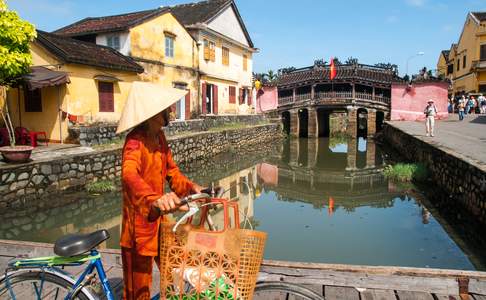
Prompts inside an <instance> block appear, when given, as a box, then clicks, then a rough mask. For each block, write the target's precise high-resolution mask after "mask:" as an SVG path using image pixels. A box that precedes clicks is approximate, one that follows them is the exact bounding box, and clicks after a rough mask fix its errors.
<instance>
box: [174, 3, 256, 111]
mask: <svg viewBox="0 0 486 300" xmlns="http://www.w3.org/2000/svg"><path fill="white" fill-rule="evenodd" d="M170 10H171V12H172V13H173V14H174V15H175V17H176V18H177V19H178V20H180V22H181V23H182V24H184V26H185V27H186V29H187V30H188V31H189V32H190V33H191V35H192V36H193V37H194V38H195V39H196V40H197V42H198V44H199V45H200V46H199V53H198V59H199V70H200V72H201V80H200V81H201V83H200V88H201V99H200V103H201V105H202V112H203V113H207V114H235V113H236V114H246V113H254V105H255V103H252V102H253V101H252V72H253V53H255V52H256V51H257V49H256V48H255V47H254V45H253V42H252V40H251V38H250V35H249V33H248V30H247V29H246V27H245V24H244V22H243V19H242V18H241V15H240V13H239V12H238V8H237V7H236V4H235V3H234V1H233V0H212V1H202V2H198V3H189V4H182V5H177V6H173V7H171V8H170Z"/></svg>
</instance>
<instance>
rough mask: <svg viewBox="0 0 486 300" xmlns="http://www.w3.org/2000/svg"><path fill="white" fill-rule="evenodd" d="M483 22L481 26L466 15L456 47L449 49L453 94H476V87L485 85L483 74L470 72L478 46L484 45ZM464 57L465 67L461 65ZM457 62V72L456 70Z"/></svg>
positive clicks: (485, 37)
mask: <svg viewBox="0 0 486 300" xmlns="http://www.w3.org/2000/svg"><path fill="white" fill-rule="evenodd" d="M485 26H486V25H485V22H482V23H481V24H478V23H476V21H475V20H474V19H473V18H472V17H471V16H470V15H468V16H467V18H466V21H465V23H464V27H463V31H462V34H461V36H460V38H459V41H458V44H457V47H453V48H451V52H450V54H449V61H450V62H451V63H453V66H454V68H453V70H454V71H453V76H452V79H453V85H452V86H453V93H454V94H456V93H458V92H461V91H465V92H466V93H467V92H473V91H474V92H476V91H478V85H479V84H480V83H481V84H486V78H484V76H485V75H483V74H484V72H475V71H473V70H472V66H473V63H474V62H475V61H478V60H479V54H480V52H479V49H480V45H481V44H484V43H486V35H485V34H484V33H485V28H486V27H485ZM464 57H466V66H465V67H464V65H463V60H464ZM458 60H459V70H458V68H457V64H458Z"/></svg>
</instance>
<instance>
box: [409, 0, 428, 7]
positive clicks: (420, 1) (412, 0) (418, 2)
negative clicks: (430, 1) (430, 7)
mask: <svg viewBox="0 0 486 300" xmlns="http://www.w3.org/2000/svg"><path fill="white" fill-rule="evenodd" d="M426 1H427V0H406V2H407V4H408V5H411V6H415V7H421V6H424V5H425V2H426Z"/></svg>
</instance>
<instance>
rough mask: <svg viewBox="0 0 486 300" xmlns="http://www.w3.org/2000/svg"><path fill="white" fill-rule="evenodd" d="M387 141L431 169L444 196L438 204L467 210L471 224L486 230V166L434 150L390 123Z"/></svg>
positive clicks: (437, 149)
mask: <svg viewBox="0 0 486 300" xmlns="http://www.w3.org/2000/svg"><path fill="white" fill-rule="evenodd" d="M383 138H384V139H385V141H386V143H387V144H389V145H390V146H392V147H394V148H395V149H396V150H397V151H398V152H399V153H401V154H402V155H403V156H404V157H405V158H407V159H408V160H410V161H414V162H421V163H423V164H425V165H426V166H427V168H428V169H429V170H430V172H431V180H432V182H434V183H435V185H436V186H437V188H436V189H437V192H436V194H440V195H444V196H441V197H440V199H436V200H435V201H434V202H435V203H434V204H436V205H438V206H446V207H448V209H449V210H451V209H452V210H456V209H457V210H458V211H464V212H466V215H467V218H466V219H467V220H468V221H472V222H475V223H477V224H478V225H479V226H480V227H481V228H482V229H486V167H485V166H480V165H478V162H475V161H470V160H468V159H467V158H464V157H463V156H461V155H460V154H458V153H455V152H454V151H451V150H445V149H439V148H437V147H434V146H433V145H430V144H428V143H426V142H424V141H422V140H420V139H418V138H416V137H413V136H411V135H408V134H407V133H405V132H403V131H401V130H400V129H398V128H396V127H393V126H391V125H390V124H386V126H385V128H384V130H383ZM483 233H484V232H483ZM483 239H484V237H483Z"/></svg>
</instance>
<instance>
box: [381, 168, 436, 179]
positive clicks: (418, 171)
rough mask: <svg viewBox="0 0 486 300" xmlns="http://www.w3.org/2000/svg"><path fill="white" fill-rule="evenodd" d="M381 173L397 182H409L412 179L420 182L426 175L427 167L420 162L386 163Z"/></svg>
mask: <svg viewBox="0 0 486 300" xmlns="http://www.w3.org/2000/svg"><path fill="white" fill-rule="evenodd" d="M383 174H384V175H385V177H387V178H389V179H391V180H393V181H397V182H410V181H412V180H414V181H417V182H421V181H425V180H426V179H427V177H428V171H427V168H426V167H425V165H423V164H420V163H413V164H405V163H397V164H395V165H388V166H386V167H385V170H384V172H383Z"/></svg>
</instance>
